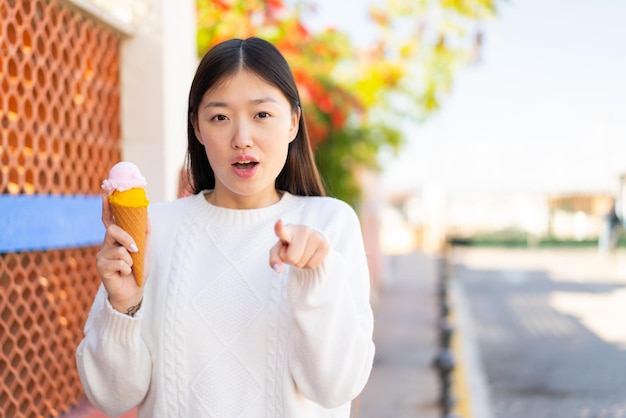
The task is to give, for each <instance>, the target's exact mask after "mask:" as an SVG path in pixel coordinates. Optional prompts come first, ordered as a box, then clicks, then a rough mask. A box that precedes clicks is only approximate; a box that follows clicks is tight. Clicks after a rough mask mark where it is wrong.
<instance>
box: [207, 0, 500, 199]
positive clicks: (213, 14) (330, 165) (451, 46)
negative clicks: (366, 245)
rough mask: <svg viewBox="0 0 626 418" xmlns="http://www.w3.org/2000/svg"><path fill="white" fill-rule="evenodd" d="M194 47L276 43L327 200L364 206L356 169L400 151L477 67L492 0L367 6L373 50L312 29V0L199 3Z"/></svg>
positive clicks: (406, 0)
mask: <svg viewBox="0 0 626 418" xmlns="http://www.w3.org/2000/svg"><path fill="white" fill-rule="evenodd" d="M197 5H198V50H199V54H200V55H202V54H204V52H205V51H206V50H207V49H208V48H210V47H211V46H212V45H214V44H216V43H218V42H220V41H222V40H224V39H227V38H231V37H241V38H246V37H248V36H253V35H254V36H260V37H263V38H265V39H268V40H270V41H272V42H273V43H274V44H275V45H276V46H277V47H278V48H279V49H280V50H281V52H282V53H283V54H284V55H285V57H286V59H287V61H288V62H289V64H290V66H291V67H292V70H293V72H294V75H295V78H296V81H297V83H298V87H299V89H300V92H301V95H302V102H303V107H304V109H305V112H306V115H307V127H308V129H309V131H310V134H311V139H312V142H313V146H314V148H315V154H316V160H317V163H318V166H319V167H320V171H321V173H322V177H323V179H324V182H325V185H326V187H327V189H328V192H329V194H330V195H333V196H336V197H339V198H341V199H343V200H345V201H347V202H349V203H351V204H353V205H356V204H358V202H359V199H360V194H361V187H362V185H361V184H359V181H358V173H359V171H360V170H364V169H365V170H378V169H380V167H379V163H378V159H379V155H380V153H381V151H382V150H391V151H392V152H396V151H398V150H399V149H400V148H401V146H402V144H403V142H404V138H403V136H402V131H401V129H400V127H401V126H402V125H403V123H404V121H405V120H406V119H407V118H408V119H410V120H414V121H417V122H418V123H419V122H421V121H423V120H424V119H425V118H427V117H428V116H429V115H430V114H432V113H433V112H434V111H436V110H437V109H438V108H439V107H440V106H441V103H442V99H443V97H445V95H446V94H448V93H449V92H450V90H451V89H452V85H453V80H454V77H455V75H456V74H457V72H458V70H459V69H460V68H462V67H463V66H466V65H469V64H471V63H472V62H475V61H476V57H477V56H478V53H479V51H480V47H481V44H482V37H483V34H482V31H481V29H480V28H481V22H482V21H484V20H485V19H488V18H491V17H492V16H494V15H495V12H496V5H495V0H381V1H380V2H379V3H378V5H376V6H373V7H372V8H371V9H370V17H371V22H372V31H373V33H374V34H375V36H374V41H373V42H372V44H370V45H367V46H365V47H359V48H357V47H356V46H355V45H353V44H351V42H350V41H349V37H348V35H347V34H346V33H343V32H341V31H338V30H336V29H333V28H328V29H325V30H322V31H320V32H315V33H313V32H311V31H310V30H309V29H307V28H306V26H305V23H303V22H304V21H306V17H307V14H309V13H314V7H313V6H312V5H311V3H309V2H306V1H297V2H296V3H295V4H293V5H291V6H288V5H286V4H285V2H283V1H282V0H197Z"/></svg>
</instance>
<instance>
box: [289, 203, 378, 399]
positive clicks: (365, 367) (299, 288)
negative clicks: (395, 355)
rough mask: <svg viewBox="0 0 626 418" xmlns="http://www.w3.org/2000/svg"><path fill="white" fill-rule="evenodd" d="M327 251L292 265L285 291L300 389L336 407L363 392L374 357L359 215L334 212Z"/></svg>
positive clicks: (292, 365) (292, 361) (292, 364)
mask: <svg viewBox="0 0 626 418" xmlns="http://www.w3.org/2000/svg"><path fill="white" fill-rule="evenodd" d="M333 219H334V220H333V222H332V224H331V225H330V227H329V228H330V229H329V230H328V231H320V232H322V233H324V235H325V236H326V237H327V239H328V241H329V245H330V252H329V254H328V256H327V257H326V259H325V260H324V262H323V263H322V265H321V266H320V267H318V268H316V269H298V268H294V267H292V268H290V270H289V274H290V277H289V284H288V294H289V299H290V303H291V307H292V311H293V315H294V322H295V329H294V332H293V335H292V341H291V346H290V369H291V373H292V376H293V379H294V381H295V383H296V385H297V386H298V389H299V391H300V392H301V393H302V394H303V395H304V396H305V397H307V398H309V399H311V400H312V401H314V402H316V403H318V404H320V405H322V406H324V407H326V408H336V407H338V406H340V405H343V404H345V403H347V402H350V401H351V400H352V399H354V398H355V397H356V396H358V394H359V393H360V392H361V390H362V389H363V387H364V386H365V384H366V383H367V380H368V378H369V375H370V372H371V369H372V363H373V358H374V343H373V341H372V333H373V314H372V309H371V306H370V301H369V297H370V277H369V272H368V267H367V259H366V256H365V250H364V246H363V238H362V235H361V229H360V225H359V221H358V218H357V216H356V214H355V213H354V212H353V211H352V209H347V208H346V209H344V210H342V211H341V212H335V213H334V214H333Z"/></svg>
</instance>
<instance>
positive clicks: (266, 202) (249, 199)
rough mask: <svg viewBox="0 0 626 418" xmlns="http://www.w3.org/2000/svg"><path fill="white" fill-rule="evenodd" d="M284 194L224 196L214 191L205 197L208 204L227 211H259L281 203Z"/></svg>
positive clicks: (275, 192)
mask: <svg viewBox="0 0 626 418" xmlns="http://www.w3.org/2000/svg"><path fill="white" fill-rule="evenodd" d="M281 196H282V193H279V192H278V191H277V190H274V192H273V193H272V194H270V195H267V196H263V197H259V196H223V195H221V194H220V193H219V192H218V193H216V192H215V190H212V191H210V192H208V193H206V194H205V195H204V198H205V199H206V201H207V202H209V203H210V204H212V205H214V206H219V207H223V208H227V209H259V208H264V207H267V206H271V205H273V204H275V203H278V201H280V198H281Z"/></svg>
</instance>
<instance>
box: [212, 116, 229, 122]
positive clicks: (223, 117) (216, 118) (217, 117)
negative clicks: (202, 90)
mask: <svg viewBox="0 0 626 418" xmlns="http://www.w3.org/2000/svg"><path fill="white" fill-rule="evenodd" d="M211 120H215V121H223V120H228V117H226V115H215V116H213V117H212V118H211Z"/></svg>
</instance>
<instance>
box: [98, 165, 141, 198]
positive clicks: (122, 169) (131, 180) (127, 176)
mask: <svg viewBox="0 0 626 418" xmlns="http://www.w3.org/2000/svg"><path fill="white" fill-rule="evenodd" d="M146 184H147V183H146V178H145V177H144V176H142V175H141V171H139V167H137V166H136V165H135V164H133V163H131V162H129V161H121V162H119V163H117V164H115V165H114V166H113V167H112V168H111V171H109V178H108V179H106V180H104V181H103V182H102V188H103V189H104V191H106V192H107V193H108V194H111V193H112V192H113V191H115V190H117V191H118V192H123V191H126V190H130V189H132V188H134V187H145V186H146Z"/></svg>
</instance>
